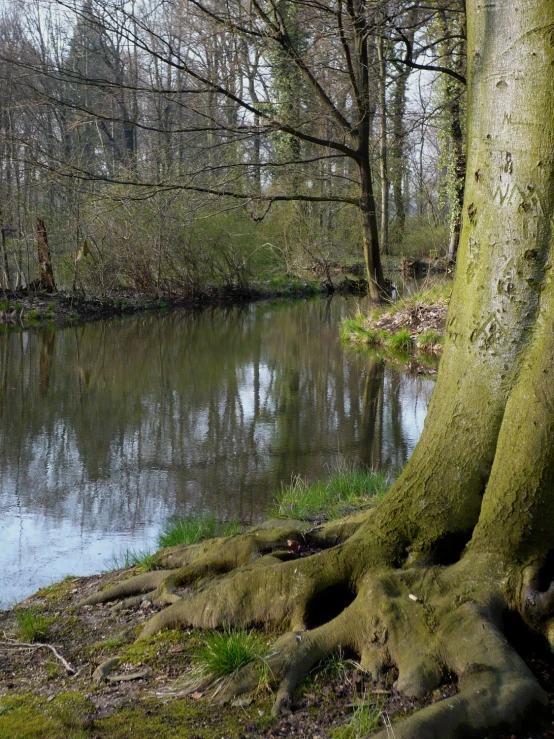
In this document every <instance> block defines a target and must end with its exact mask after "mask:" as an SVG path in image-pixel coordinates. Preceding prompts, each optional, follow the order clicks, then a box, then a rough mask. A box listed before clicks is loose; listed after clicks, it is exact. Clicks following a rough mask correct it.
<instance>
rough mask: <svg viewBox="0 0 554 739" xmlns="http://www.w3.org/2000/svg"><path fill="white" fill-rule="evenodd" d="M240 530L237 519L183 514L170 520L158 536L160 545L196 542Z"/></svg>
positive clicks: (228, 534)
mask: <svg viewBox="0 0 554 739" xmlns="http://www.w3.org/2000/svg"><path fill="white" fill-rule="evenodd" d="M239 532H240V525H239V524H238V523H237V522H236V521H229V522H223V521H218V520H217V518H216V517H215V515H213V514H206V515H200V516H183V517H182V518H175V519H172V520H171V521H169V522H168V523H167V524H166V526H165V528H164V530H163V531H162V532H161V533H160V534H159V536H158V546H159V547H175V546H178V545H180V544H196V543H197V542H199V541H201V540H202V539H212V538H213V537H215V536H231V535H233V534H238V533H239Z"/></svg>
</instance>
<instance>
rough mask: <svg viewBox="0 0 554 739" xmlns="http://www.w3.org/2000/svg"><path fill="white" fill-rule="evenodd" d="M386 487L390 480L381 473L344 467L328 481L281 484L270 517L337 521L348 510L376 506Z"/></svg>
mask: <svg viewBox="0 0 554 739" xmlns="http://www.w3.org/2000/svg"><path fill="white" fill-rule="evenodd" d="M388 487H389V480H388V479H387V477H386V475H384V474H383V473H382V472H373V471H371V470H361V469H349V468H347V467H345V468H344V469H340V470H338V471H337V472H336V473H335V474H334V475H332V476H331V477H330V478H329V479H328V480H318V481H316V482H313V483H308V482H307V481H306V480H304V479H302V478H301V477H296V478H295V479H294V480H293V482H292V483H291V484H290V485H283V487H282V488H281V490H280V491H279V493H278V494H277V495H276V496H275V509H274V510H273V511H272V514H271V515H277V516H284V517H285V518H300V519H310V518H314V517H316V516H321V515H323V516H325V518H327V519H336V518H340V516H341V515H344V513H345V511H347V510H348V509H356V508H361V507H363V506H369V505H377V503H379V502H380V501H381V500H382V498H383V497H384V495H385V493H386V492H387V489H388Z"/></svg>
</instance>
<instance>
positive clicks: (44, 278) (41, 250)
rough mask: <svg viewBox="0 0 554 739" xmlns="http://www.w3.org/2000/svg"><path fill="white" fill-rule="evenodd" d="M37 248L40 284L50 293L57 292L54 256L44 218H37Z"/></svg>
mask: <svg viewBox="0 0 554 739" xmlns="http://www.w3.org/2000/svg"><path fill="white" fill-rule="evenodd" d="M37 250H38V268H39V282H40V286H41V287H42V288H43V289H44V290H46V292H48V293H55V292H56V283H55V282H54V271H53V269H52V257H51V254H50V247H49V246H48V236H47V234H46V226H45V225H44V221H43V220H42V218H37Z"/></svg>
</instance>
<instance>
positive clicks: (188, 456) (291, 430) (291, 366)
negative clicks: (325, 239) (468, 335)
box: [0, 298, 433, 604]
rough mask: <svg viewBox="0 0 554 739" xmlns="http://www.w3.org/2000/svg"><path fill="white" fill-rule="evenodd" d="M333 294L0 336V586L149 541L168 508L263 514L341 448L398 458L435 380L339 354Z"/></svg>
mask: <svg viewBox="0 0 554 739" xmlns="http://www.w3.org/2000/svg"><path fill="white" fill-rule="evenodd" d="M354 308H355V304H354V303H353V302H348V301H344V300H341V299H336V298H335V299H333V300H329V301H324V300H314V301H309V302H300V303H295V304H284V303H283V304H275V303H273V304H256V305H250V306H247V307H237V308H232V309H221V308H219V309H213V310H207V311H204V312H202V313H191V312H174V313H171V314H169V315H167V316H141V317H135V318H129V319H126V320H121V321H107V322H100V323H94V324H89V325H85V326H81V327H79V328H70V329H65V330H59V331H56V332H52V331H46V330H44V331H30V332H21V333H15V332H13V333H8V334H2V335H0V449H1V456H0V522H1V533H0V536H1V539H0V593H1V594H2V598H3V601H4V604H9V603H11V602H14V601H15V600H16V599H20V598H23V597H25V596H26V595H28V594H30V593H31V592H33V591H35V590H36V589H37V588H38V587H42V586H43V585H46V584H49V583H51V582H53V581H55V580H57V579H59V578H60V577H63V576H64V575H66V574H76V575H78V574H89V573H92V572H96V571H99V570H101V569H105V568H106V567H108V566H109V562H110V559H111V558H113V556H114V555H118V554H120V553H121V551H122V550H124V549H126V548H141V549H144V548H154V546H155V540H156V535H157V533H158V531H159V530H160V527H161V525H162V524H163V523H164V522H165V521H166V519H167V518H169V517H170V516H172V515H174V514H185V513H198V512H207V511H216V512H217V514H218V515H219V516H220V517H221V518H224V519H230V518H238V519H240V520H241V521H243V522H250V521H254V520H257V519H259V518H261V517H262V516H263V515H264V512H265V511H266V510H267V507H268V505H269V504H270V502H271V500H272V496H273V493H274V491H275V490H276V489H278V488H279V486H280V484H281V483H282V482H289V481H290V480H291V477H292V476H293V475H297V474H300V475H303V476H306V477H308V478H315V477H318V476H325V475H327V474H328V472H329V470H330V469H332V468H333V466H334V465H336V463H337V462H338V461H339V460H347V461H348V462H353V463H363V464H366V465H371V466H373V467H375V468H389V469H398V468H400V467H401V466H402V465H403V464H404V463H405V462H406V460H407V459H408V457H409V456H410V454H411V451H412V449H413V447H414V445H415V443H416V441H417V439H418V438H419V435H420V433H421V429H422V426H423V420H424V417H425V412H426V408H427V403H428V400H429V397H430V394H431V390H432V387H433V383H432V382H430V381H428V380H418V379H415V378H413V377H409V376H408V375H406V374H403V373H401V372H399V371H398V370H395V369H393V368H391V367H390V366H384V365H383V363H382V362H381V361H380V360H378V359H376V358H372V357H370V356H367V355H363V354H355V353H349V352H345V351H344V350H343V348H341V345H340V343H339V340H338V323H339V321H340V319H341V318H342V317H344V316H345V315H348V314H351V313H352V312H353V310H354Z"/></svg>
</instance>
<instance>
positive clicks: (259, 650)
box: [193, 628, 268, 684]
mask: <svg viewBox="0 0 554 739" xmlns="http://www.w3.org/2000/svg"><path fill="white" fill-rule="evenodd" d="M267 651H268V644H267V642H266V641H265V639H264V638H263V637H262V636H261V634H258V633H256V632H255V631H245V630H243V629H229V628H225V629H224V630H223V631H214V632H211V633H208V634H206V636H205V637H204V639H203V643H202V645H201V646H200V647H199V648H198V649H197V650H196V652H195V654H194V656H193V680H197V681H198V682H202V683H204V684H206V683H208V682H209V683H217V682H221V681H222V680H224V679H225V678H228V677H231V676H232V675H234V674H236V673H237V672H238V671H239V670H240V669H241V668H242V667H244V666H245V665H247V664H250V662H254V661H256V660H258V659H263V658H264V656H265V655H266V654H267Z"/></svg>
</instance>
